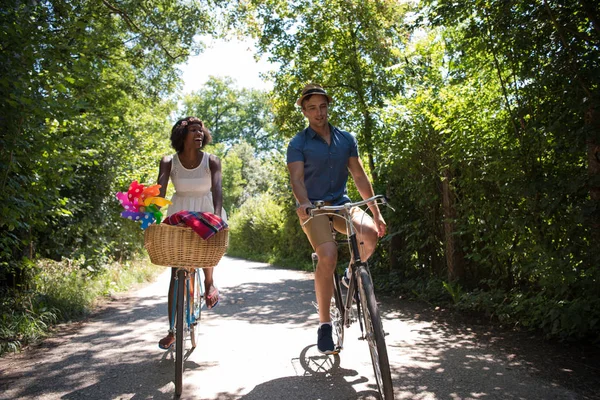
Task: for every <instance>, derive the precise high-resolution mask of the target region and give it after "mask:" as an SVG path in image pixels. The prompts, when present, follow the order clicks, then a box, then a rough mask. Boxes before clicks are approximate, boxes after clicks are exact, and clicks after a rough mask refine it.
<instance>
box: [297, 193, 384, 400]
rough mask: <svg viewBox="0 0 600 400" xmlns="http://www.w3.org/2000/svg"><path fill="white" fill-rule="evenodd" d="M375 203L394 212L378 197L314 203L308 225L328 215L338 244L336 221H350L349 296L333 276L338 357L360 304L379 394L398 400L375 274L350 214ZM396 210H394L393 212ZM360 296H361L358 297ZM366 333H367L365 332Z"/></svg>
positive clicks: (358, 315)
mask: <svg viewBox="0 0 600 400" xmlns="http://www.w3.org/2000/svg"><path fill="white" fill-rule="evenodd" d="M371 202H375V203H376V204H383V205H386V206H388V207H390V208H392V207H391V206H390V205H389V204H388V202H387V199H386V198H385V196H382V195H377V196H373V197H371V198H368V199H366V200H362V201H358V202H354V203H346V204H343V205H340V206H328V205H325V202H323V201H317V202H315V203H314V208H309V209H308V210H307V212H308V213H309V215H310V217H309V219H308V220H307V221H305V222H304V224H306V223H307V222H308V221H310V220H311V219H312V218H314V217H315V216H317V215H328V216H329V220H330V228H331V231H332V235H333V238H334V240H336V242H338V243H339V242H340V241H339V240H337V239H336V231H335V229H334V228H333V222H332V219H333V218H344V220H345V221H346V233H347V239H346V240H344V241H341V242H347V243H348V246H349V250H350V255H351V260H353V261H352V262H351V263H350V265H349V267H348V268H349V271H350V276H349V282H348V288H347V290H346V296H344V295H343V292H342V284H341V282H340V276H339V275H338V274H337V273H335V272H334V274H333V287H334V291H333V298H332V302H331V322H332V325H333V333H334V336H335V338H336V340H335V342H336V349H335V353H334V354H337V353H339V352H340V351H341V350H342V348H343V344H344V328H349V327H350V325H351V324H352V323H353V322H354V321H355V320H354V319H353V315H352V311H353V309H352V305H353V304H356V317H357V318H356V319H358V321H359V324H360V331H361V337H359V340H366V341H367V343H368V344H369V350H370V353H371V361H372V364H373V371H374V372H375V378H376V380H377V388H378V390H379V394H380V395H381V397H382V398H383V399H384V400H388V399H393V398H394V387H393V385H392V377H391V372H390V364H389V359H388V354H387V347H386V344H385V336H386V333H385V331H384V330H383V324H382V323H381V317H380V315H379V307H378V305H377V300H376V298H375V291H374V289H373V281H372V279H371V272H370V270H369V266H368V264H367V262H366V261H362V260H361V258H360V252H359V247H358V246H359V243H358V240H357V238H356V231H355V228H354V225H353V224H352V217H351V214H350V210H351V209H352V208H353V207H361V206H365V205H367V204H368V203H371ZM392 210H393V208H392ZM317 259H318V257H316V253H313V254H312V260H313V266H314V263H315V261H317ZM356 294H357V295H356ZM365 331H366V332H365Z"/></svg>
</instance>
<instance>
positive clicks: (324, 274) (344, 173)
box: [287, 84, 386, 354]
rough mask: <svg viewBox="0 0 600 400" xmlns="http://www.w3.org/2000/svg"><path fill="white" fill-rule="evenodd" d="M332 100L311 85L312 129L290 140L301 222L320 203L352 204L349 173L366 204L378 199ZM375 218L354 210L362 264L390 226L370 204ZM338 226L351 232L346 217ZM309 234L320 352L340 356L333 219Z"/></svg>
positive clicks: (306, 101)
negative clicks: (333, 120)
mask: <svg viewBox="0 0 600 400" xmlns="http://www.w3.org/2000/svg"><path fill="white" fill-rule="evenodd" d="M332 102H333V100H332V98H331V96H329V95H328V94H327V92H326V91H325V90H324V89H323V88H322V87H321V86H319V85H315V84H309V85H307V86H305V87H304V89H303V90H302V93H301V96H300V98H299V99H298V101H297V102H296V104H297V105H298V106H300V107H301V108H302V113H303V114H304V116H305V117H306V118H307V119H308V127H307V128H306V129H304V130H303V131H301V132H299V133H298V134H297V135H296V136H294V138H293V139H292V140H291V141H290V143H289V145H288V149H287V166H288V170H289V172H290V181H291V185H292V191H293V192H294V197H295V198H296V201H297V204H298V207H297V209H296V212H297V214H298V217H299V218H300V223H301V224H304V222H305V221H306V220H307V219H308V214H307V208H309V207H312V203H313V202H314V201H317V200H324V201H325V202H326V204H330V205H340V204H344V203H348V202H350V198H349V197H348V194H347V193H348V191H347V188H346V184H347V181H348V172H350V174H351V175H352V178H353V179H354V183H355V184H356V188H357V189H358V192H359V193H360V195H361V197H362V198H363V199H367V198H369V197H372V196H373V195H374V193H373V187H372V186H371V182H370V181H369V178H368V177H367V174H366V173H365V170H364V168H363V166H362V162H361V161H360V158H359V157H358V145H357V142H356V139H355V138H354V136H352V135H351V134H349V133H348V132H345V131H342V130H340V129H338V128H336V127H334V126H332V125H331V124H329V120H328V111H329V105H330V104H331V103H332ZM369 209H370V210H371V213H372V214H373V218H371V217H370V216H368V215H367V214H365V213H364V212H363V211H362V210H360V209H354V210H352V220H353V223H354V226H355V228H356V232H357V239H358V243H361V244H362V246H361V249H360V250H361V251H360V254H361V259H362V260H367V259H368V258H369V257H370V256H371V254H373V251H374V250H375V246H376V245H377V239H378V237H382V236H383V235H384V234H385V230H386V224H385V221H384V220H383V217H382V216H381V213H380V212H379V208H378V207H377V205H376V204H370V205H369ZM333 223H334V227H335V229H336V230H338V231H339V232H343V233H346V225H345V223H344V220H343V219H342V218H333ZM303 230H304V233H305V234H306V236H307V237H308V240H309V241H310V243H311V245H312V247H313V248H314V250H315V252H316V253H317V255H318V262H317V270H316V271H315V292H316V298H317V303H318V305H319V321H320V324H319V330H318V333H317V348H318V349H319V351H320V352H321V353H323V354H333V353H335V346H334V343H333V338H332V326H331V317H330V315H329V306H330V302H331V296H332V294H333V279H332V277H333V272H334V270H335V267H336V264H337V254H338V249H337V244H336V242H335V241H334V239H333V238H332V235H331V231H330V229H329V217H327V216H325V215H321V216H317V217H315V218H313V219H312V220H311V221H309V222H308V223H307V224H306V225H303Z"/></svg>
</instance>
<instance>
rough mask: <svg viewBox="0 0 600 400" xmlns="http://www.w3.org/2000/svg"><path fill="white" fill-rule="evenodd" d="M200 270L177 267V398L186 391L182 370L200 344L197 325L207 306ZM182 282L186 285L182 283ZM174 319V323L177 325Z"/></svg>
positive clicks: (173, 316)
mask: <svg viewBox="0 0 600 400" xmlns="http://www.w3.org/2000/svg"><path fill="white" fill-rule="evenodd" d="M198 270H199V268H193V267H189V268H188V267H177V270H176V273H175V285H174V290H173V301H172V305H171V307H172V308H171V311H172V312H171V326H170V330H173V328H174V330H175V394H176V395H177V396H181V392H182V389H183V366H184V361H185V359H187V358H188V357H189V355H190V353H191V352H192V351H194V349H195V348H196V345H197V343H198V331H199V330H200V329H199V328H198V323H199V322H200V317H201V309H202V305H203V303H204V296H203V290H202V284H201V282H200V277H199V275H200V274H199V271H198ZM181 282H183V283H184V284H181V285H180V283H181ZM174 319H175V321H174ZM187 337H189V339H190V343H191V349H190V350H189V351H188V352H187V353H184V350H185V347H186V338H187Z"/></svg>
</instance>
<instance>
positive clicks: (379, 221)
mask: <svg viewBox="0 0 600 400" xmlns="http://www.w3.org/2000/svg"><path fill="white" fill-rule="evenodd" d="M374 221H375V226H376V227H377V236H379V237H383V236H384V235H385V231H386V228H387V225H386V223H385V220H384V219H383V217H382V216H381V214H378V215H377V217H376V218H374Z"/></svg>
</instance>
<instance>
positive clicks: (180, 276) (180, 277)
mask: <svg viewBox="0 0 600 400" xmlns="http://www.w3.org/2000/svg"><path fill="white" fill-rule="evenodd" d="M185 274H186V273H185V270H183V269H179V270H177V318H176V321H175V394H176V395H177V396H181V391H182V389H183V357H184V354H185V353H184V350H185V348H184V347H185V325H184V322H185V308H186V307H185V301H186V286H187V285H186V281H185Z"/></svg>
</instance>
